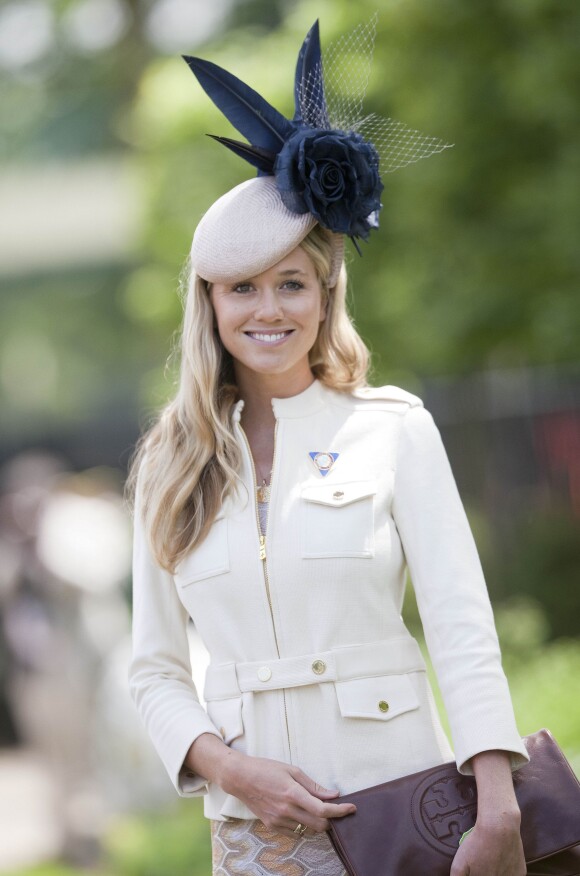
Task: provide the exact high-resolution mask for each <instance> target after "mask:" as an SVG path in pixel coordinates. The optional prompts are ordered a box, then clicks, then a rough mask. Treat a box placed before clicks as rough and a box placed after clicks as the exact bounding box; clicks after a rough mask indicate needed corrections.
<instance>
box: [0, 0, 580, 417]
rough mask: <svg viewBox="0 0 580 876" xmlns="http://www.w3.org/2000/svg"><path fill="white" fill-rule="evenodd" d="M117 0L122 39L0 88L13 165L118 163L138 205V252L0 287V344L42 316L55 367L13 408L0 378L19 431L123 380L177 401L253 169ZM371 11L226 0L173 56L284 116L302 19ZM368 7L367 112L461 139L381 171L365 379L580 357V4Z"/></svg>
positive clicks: (129, 390)
mask: <svg viewBox="0 0 580 876" xmlns="http://www.w3.org/2000/svg"><path fill="white" fill-rule="evenodd" d="M126 2H127V5H128V6H129V7H130V11H131V22H132V25H131V27H130V29H129V30H128V32H127V34H126V36H125V37H124V39H123V40H122V42H121V43H119V44H118V45H117V46H116V47H114V48H112V49H110V50H109V51H107V52H103V53H102V54H101V55H98V56H93V57H91V58H90V59H87V58H86V57H83V56H82V55H78V54H77V55H75V53H74V52H70V51H69V52H68V53H67V51H66V46H65V44H64V43H61V44H60V46H59V50H58V52H56V53H55V56H54V57H51V58H49V59H48V60H47V61H45V62H44V66H43V67H42V68H41V69H40V70H37V71H33V72H35V74H36V75H31V74H30V73H29V74H28V75H27V76H14V77H6V83H5V86H3V89H2V92H1V94H0V109H2V110H4V111H5V112H4V113H3V114H4V116H5V117H6V119H7V124H6V125H5V129H4V136H3V145H4V151H5V152H6V153H7V154H8V155H9V156H11V158H10V161H12V162H13V163H14V164H17V163H18V164H21V163H22V162H28V163H29V164H30V165H32V164H33V163H35V162H38V161H47V160H52V161H54V160H58V161H63V160H68V159H71V158H79V159H83V158H86V157H90V156H91V155H106V156H108V157H109V158H112V159H114V158H115V157H119V158H120V157H123V158H124V159H126V160H128V161H130V163H131V165H132V166H133V168H134V169H135V170H136V171H137V173H138V174H139V176H140V179H141V183H142V188H143V194H144V198H145V205H146V215H145V222H144V228H143V234H142V239H141V245H140V250H139V251H138V252H136V253H135V254H134V257H133V258H132V259H130V260H129V261H127V262H126V263H125V264H121V265H119V264H116V265H114V266H107V265H104V264H101V265H98V266H94V267H95V269H94V270H89V269H87V271H86V272H85V274H84V275H83V276H80V277H79V275H78V272H75V271H71V270H68V269H66V267H65V266H63V267H62V268H60V269H58V270H54V271H51V272H49V273H48V275H43V276H30V275H27V274H24V275H22V276H20V277H18V278H14V279H11V278H10V277H4V278H3V279H2V278H0V279H2V286H3V290H2V294H3V300H4V306H5V310H4V313H3V320H2V326H1V328H0V344H1V345H4V344H7V343H9V340H10V338H13V337H14V336H16V337H19V336H20V335H26V334H27V333H28V334H29V335H30V337H29V339H28V341H26V338H24V341H23V344H24V345H23V347H22V349H23V350H24V349H25V348H26V349H29V348H30V347H31V345H34V343H35V337H36V336H35V335H34V329H35V323H38V322H39V321H40V322H41V324H42V331H43V344H44V347H43V350H44V352H43V351H42V350H39V352H38V355H37V359H38V360H39V364H38V363H37V367H38V368H39V370H42V363H43V362H45V363H46V362H48V363H49V371H50V372H51V374H52V375H53V377H52V382H50V381H48V380H47V381H45V382H46V384H47V385H46V386H45V387H44V392H40V391H39V392H37V393H34V392H32V393H30V394H29V395H26V393H25V394H24V395H22V396H20V397H19V398H16V399H15V396H19V394H18V393H15V392H13V393H10V392H7V391H6V380H4V382H3V381H2V380H0V400H1V401H2V402H3V404H4V405H5V410H6V414H7V417H8V418H9V421H10V422H15V423H18V424H20V425H19V427H20V428H22V429H25V430H26V429H29V430H33V431H34V430H36V429H37V428H38V420H39V418H42V417H43V416H44V415H46V414H48V415H50V410H54V411H55V412H56V411H58V415H59V416H60V417H61V418H64V421H66V420H67V419H69V420H70V421H73V422H74V420H75V418H77V419H78V418H83V417H86V416H87V415H88V413H89V411H91V410H94V408H95V406H100V405H101V404H104V403H105V399H106V397H107V393H108V392H109V391H110V390H111V387H113V386H115V387H117V389H118V392H119V393H120V392H121V389H120V388H118V383H119V378H120V377H121V381H120V382H121V384H122V386H123V390H122V393H123V399H125V400H126V401H127V403H128V404H129V403H132V404H133V409H140V408H142V406H143V405H146V406H152V407H155V406H158V405H159V404H160V403H162V402H163V401H164V399H165V398H166V397H167V396H168V395H169V394H170V393H171V392H172V386H171V381H168V382H167V381H165V379H164V377H163V369H164V363H165V360H166V357H167V352H168V348H169V344H170V342H171V338H172V334H173V332H174V330H175V329H176V328H177V326H178V324H179V319H180V304H179V300H178V296H177V294H176V289H177V280H178V276H179V272H180V268H181V266H182V264H183V262H184V260H185V257H186V255H187V252H188V249H189V243H190V239H191V234H192V231H193V229H194V227H195V224H196V222H197V220H198V219H199V217H200V216H201V214H202V213H203V211H204V210H205V209H206V208H207V206H208V205H209V204H210V203H211V202H212V201H213V200H214V199H215V198H216V197H218V196H219V195H220V194H221V193H223V192H224V191H225V190H226V189H227V188H229V187H231V186H232V185H235V184H236V183H238V182H241V181H242V180H243V179H246V178H248V176H249V175H251V173H252V170H251V168H249V166H248V165H246V164H245V163H244V162H242V161H241V159H238V158H236V156H234V155H232V154H230V153H229V152H227V150H225V149H223V147H221V146H219V144H216V143H215V142H213V141H211V140H210V139H209V138H207V137H205V136H204V135H205V134H206V133H216V134H223V135H228V134H232V132H233V129H232V128H231V127H230V126H229V124H228V123H227V122H226V121H225V119H224V118H223V116H222V115H221V113H219V111H218V110H217V109H216V108H215V107H214V106H213V104H212V103H211V101H210V100H209V99H208V98H207V96H206V95H205V94H204V93H203V92H202V90H201V88H200V87H199V85H198V84H197V82H196V81H195V79H194V77H193V76H192V75H191V73H190V72H189V71H188V69H187V67H186V66H185V65H184V63H183V62H182V60H181V59H180V58H179V57H178V52H175V55H174V56H171V57H163V56H160V55H159V54H158V53H157V54H156V53H155V52H154V51H153V50H152V49H151V47H150V46H149V47H148V46H147V43H146V41H145V40H144V39H143V33H142V29H143V16H144V13H145V6H146V4H141V3H139V2H135V0H126ZM73 4H74V0H66V2H65V0H63V2H61V3H59V4H57V5H56V6H55V8H56V10H57V11H60V14H64V12H65V11H66V9H67V8H69V7H70V6H71V5H73ZM376 9H377V4H376V2H371V0H362V2H360V3H357V4H349V3H347V2H346V0H333V2H332V3H330V2H329V0H326V2H320V3H317V4H316V8H314V7H313V5H312V3H311V2H308V0H295V2H289V3H279V4H272V3H269V2H265V0H262V2H259V0H253V2H251V3H250V2H246V3H236V4H234V6H233V8H232V12H231V14H230V18H229V20H226V21H224V29H223V30H222V31H221V32H220V33H219V34H218V35H217V36H216V37H215V39H214V40H213V41H212V43H211V44H207V45H203V46H196V47H195V48H194V49H193V50H192V49H191V47H189V46H187V45H184V46H183V49H182V50H183V51H184V52H190V53H191V52H192V51H193V53H197V54H200V55H202V56H206V57H210V58H212V59H213V60H214V61H216V62H217V63H219V64H222V65H223V66H225V67H226V68H227V69H228V70H231V71H232V72H233V73H235V74H236V75H238V76H240V78H242V79H243V80H244V81H246V82H247V83H248V84H250V85H252V86H254V87H256V88H257V89H258V90H259V91H260V92H261V93H262V94H263V95H264V96H265V97H266V98H267V99H268V100H269V101H271V102H272V103H273V104H274V105H275V106H276V107H277V108H279V109H280V110H282V111H283V112H285V113H287V114H291V113H292V79H293V72H294V64H295V58H296V53H297V50H298V47H299V45H300V42H301V40H302V38H303V36H304V34H305V32H306V30H307V29H308V27H309V26H310V25H311V24H312V21H313V19H314V17H315V15H317V16H319V17H320V20H321V30H322V40H323V45H324V44H328V43H329V42H331V41H332V40H333V39H335V38H336V37H337V36H338V35H339V34H340V33H342V32H344V31H345V30H348V29H350V28H351V27H354V26H355V25H356V24H358V23H359V22H360V21H362V20H368V19H369V18H370V16H371V15H372V13H373V12H374V11H375V10H376ZM379 12H380V15H379V25H378V27H379V29H378V36H377V43H376V48H375V60H374V65H373V69H372V76H371V80H370V83H369V87H368V92H367V96H366V100H365V105H364V111H365V112H376V113H379V114H382V115H387V116H392V117H394V118H396V119H400V120H402V121H404V122H406V123H407V124H408V125H410V126H411V127H416V128H418V129H419V130H422V131H424V132H426V133H429V134H432V135H434V136H439V137H442V138H443V139H445V140H446V141H447V142H452V143H454V144H455V147H454V149H452V150H447V151H445V152H444V153H443V154H441V155H436V156H434V157H432V158H430V159H429V160H427V161H421V162H419V163H418V164H416V165H413V166H411V167H408V168H405V169H403V170H401V171H398V172H396V173H394V174H389V175H386V177H385V191H384V207H383V210H382V213H381V228H380V230H379V231H378V232H376V233H373V235H372V241H371V243H370V245H369V246H368V247H364V256H363V258H359V257H358V256H356V254H354V252H353V251H352V250H351V248H350V247H349V249H350V250H351V251H350V255H349V261H350V273H351V279H352V283H351V287H352V288H351V299H352V309H353V311H354V314H355V318H356V322H357V325H358V327H359V329H360V331H361V333H362V334H363V336H364V338H365V340H366V341H367V342H368V343H369V344H370V345H371V347H372V348H373V350H374V353H375V378H376V380H377V381H379V382H392V383H401V384H402V385H404V386H407V387H408V388H410V389H413V388H417V389H419V390H420V381H421V379H422V378H424V377H428V376H430V375H435V374H442V373H447V374H465V373H468V372H470V371H472V370H474V369H485V368H487V367H490V366H494V367H501V366H513V365H520V364H533V363H546V362H566V361H574V360H576V359H577V356H578V343H577V338H578V336H579V330H580V307H579V306H578V302H577V288H578V269H579V263H580V250H579V248H578V245H577V240H578V237H579V230H580V199H578V198H577V196H576V192H577V190H578V183H579V177H580V149H579V148H578V147H579V139H580V118H579V116H578V113H577V105H576V104H577V98H576V96H577V93H578V86H579V84H580V83H579V80H580V69H579V64H578V52H577V40H576V34H577V33H578V31H579V27H580V6H578V4H572V3H569V2H567V0H472V2H470V3H465V2H463V0H405V2H399V0H397V2H395V0H392V2H389V3H386V4H381V8H380V10H379ZM24 342H26V343H24ZM120 355H121V358H120ZM43 357H44V358H43ZM11 361H12V360H11ZM81 378H82V380H83V381H85V380H86V386H87V391H86V392H85V393H83V392H80V391H79V388H78V384H79V381H80V380H81ZM47 409H50V410H47Z"/></svg>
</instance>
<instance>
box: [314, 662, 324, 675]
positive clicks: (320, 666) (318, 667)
mask: <svg viewBox="0 0 580 876" xmlns="http://www.w3.org/2000/svg"><path fill="white" fill-rule="evenodd" d="M312 671H313V672H315V673H316V674H317V675H322V673H323V672H326V663H325V662H324V660H315V661H314V663H313V664H312Z"/></svg>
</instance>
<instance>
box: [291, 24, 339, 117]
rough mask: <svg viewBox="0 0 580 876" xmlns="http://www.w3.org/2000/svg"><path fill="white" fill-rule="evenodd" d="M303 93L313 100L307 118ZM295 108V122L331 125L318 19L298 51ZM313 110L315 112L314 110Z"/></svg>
mask: <svg viewBox="0 0 580 876" xmlns="http://www.w3.org/2000/svg"><path fill="white" fill-rule="evenodd" d="M303 95H307V96H308V100H309V102H311V106H310V107H309V112H308V113H307V115H308V118H306V119H305V118H304V117H303V115H302V105H301V97H302V96H303ZM294 110H295V112H294V119H293V121H294V122H298V123H302V124H307V125H312V126H315V127H319V128H322V127H330V123H329V121H328V111H327V108H326V98H325V95H324V79H323V76H322V53H321V50H320V30H319V26H318V19H316V21H315V22H314V24H313V25H312V27H311V28H310V30H309V31H308V33H307V34H306V37H305V38H304V42H303V43H302V46H301V48H300V52H299V53H298V61H297V63H296V74H295V77H294ZM313 110H314V112H312V111H313Z"/></svg>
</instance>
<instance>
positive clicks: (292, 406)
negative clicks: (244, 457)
mask: <svg viewBox="0 0 580 876" xmlns="http://www.w3.org/2000/svg"><path fill="white" fill-rule="evenodd" d="M326 392H328V390H327V389H326V387H324V386H323V385H322V383H321V382H320V380H317V379H315V380H314V381H313V382H312V383H311V384H310V386H308V387H307V388H306V389H305V390H303V391H302V392H299V393H298V395H292V396H290V397H289V398H273V399H272V407H273V409H274V416H275V417H276V419H277V420H280V419H287V418H295V417H308V416H310V415H311V414H314V413H316V411H318V410H320V408H321V407H322V406H323V405H324V400H325V393H326ZM243 408H244V400H243V399H240V400H239V401H237V402H236V403H235V405H234V407H233V412H232V416H233V420H234V422H236V423H237V422H239V420H240V417H241V414H242V410H243Z"/></svg>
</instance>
